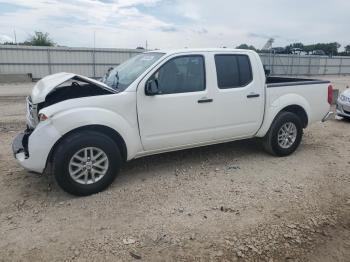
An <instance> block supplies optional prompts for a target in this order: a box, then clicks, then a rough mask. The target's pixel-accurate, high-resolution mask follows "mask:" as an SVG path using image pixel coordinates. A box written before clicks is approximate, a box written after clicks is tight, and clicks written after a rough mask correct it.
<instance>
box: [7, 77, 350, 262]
mask: <svg viewBox="0 0 350 262" xmlns="http://www.w3.org/2000/svg"><path fill="white" fill-rule="evenodd" d="M328 78H330V79H331V80H332V81H334V83H335V87H336V88H339V89H343V88H345V86H346V85H347V83H349V82H350V81H349V79H350V78H346V77H334V78H331V77H328ZM31 86H32V85H30V84H29V85H28V84H26V85H15V87H14V88H13V85H11V86H9V85H7V86H0V114H1V115H0V128H1V129H0V175H1V176H2V179H1V181H0V261H86V260H89V261H133V260H144V261H193V260H195V261H268V262H270V261H315V262H316V261H317V262H318V261H349V257H350V219H349V218H350V172H349V170H350V139H349V137H350V122H347V121H344V120H331V121H328V122H326V123H317V124H314V125H312V126H310V127H309V128H308V129H306V130H305V135H304V139H303V142H302V144H301V146H300V148H299V149H298V150H297V152H295V154H293V155H291V156H289V157H286V158H275V157H272V156H269V155H267V154H266V153H264V152H263V151H262V149H261V147H260V146H259V144H258V143H257V142H256V141H255V140H246V141H239V142H233V143H227V144H221V145H216V146H210V147H202V148H197V149H191V150H186V151H180V152H173V153H167V154H163V155H158V156H151V157H146V158H143V159H138V160H134V161H131V162H129V163H127V164H126V166H125V167H124V168H123V170H122V172H121V174H120V175H119V176H118V178H117V179H116V180H115V182H114V183H113V185H112V186H111V187H110V188H109V189H108V190H106V191H104V192H102V193H99V194H96V195H93V196H90V197H84V198H78V197H73V196H70V195H68V194H66V193H64V192H63V191H62V190H60V189H59V188H58V186H57V185H56V184H55V182H54V181H53V179H52V177H51V176H48V175H43V176H39V175H35V174H31V173H29V172H27V171H25V170H23V169H22V168H21V167H20V166H19V165H18V164H17V163H16V162H15V161H14V159H13V157H12V153H11V140H12V139H13V137H14V135H15V134H16V132H18V131H19V130H20V129H22V128H23V118H24V114H23V112H24V105H23V99H24V96H25V95H26V94H28V93H29V91H30V88H31Z"/></svg>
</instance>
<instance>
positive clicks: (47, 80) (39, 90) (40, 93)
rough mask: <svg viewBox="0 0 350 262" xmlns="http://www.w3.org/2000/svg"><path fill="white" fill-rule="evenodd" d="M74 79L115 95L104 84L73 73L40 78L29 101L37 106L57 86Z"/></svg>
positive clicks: (112, 90)
mask: <svg viewBox="0 0 350 262" xmlns="http://www.w3.org/2000/svg"><path fill="white" fill-rule="evenodd" d="M70 79H75V80H83V81H86V82H88V83H91V84H94V85H96V86H98V87H101V88H103V89H105V90H108V91H111V92H113V93H116V91H115V90H114V89H112V88H110V87H109V86H107V85H106V84H104V83H102V82H99V81H97V80H95V79H92V78H89V77H86V76H81V75H77V74H74V73H65V72H62V73H57V74H53V75H49V76H46V77H44V78H42V79H41V80H40V81H38V82H37V83H36V85H35V86H34V87H33V90H32V93H31V100H32V103H33V104H38V103H41V102H44V101H45V98H46V96H47V95H48V94H49V93H51V92H52V91H53V90H55V89H56V88H57V87H58V86H59V85H61V84H63V83H64V82H66V81H68V80H70Z"/></svg>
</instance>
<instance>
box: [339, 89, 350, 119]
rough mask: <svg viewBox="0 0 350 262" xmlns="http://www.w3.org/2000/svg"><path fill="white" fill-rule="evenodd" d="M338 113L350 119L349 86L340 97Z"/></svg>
mask: <svg viewBox="0 0 350 262" xmlns="http://www.w3.org/2000/svg"><path fill="white" fill-rule="evenodd" d="M337 115H338V116H341V117H344V118H346V119H348V120H350V88H349V87H347V88H346V89H345V90H344V91H343V92H342V93H341V94H340V95H339V97H338V100H337Z"/></svg>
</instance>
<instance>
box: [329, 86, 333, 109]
mask: <svg viewBox="0 0 350 262" xmlns="http://www.w3.org/2000/svg"><path fill="white" fill-rule="evenodd" d="M332 103H333V86H332V85H329V86H328V104H330V105H331V104H332Z"/></svg>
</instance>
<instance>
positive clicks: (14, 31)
mask: <svg viewBox="0 0 350 262" xmlns="http://www.w3.org/2000/svg"><path fill="white" fill-rule="evenodd" d="M13 35H14V37H15V44H16V45H17V36H16V29H13Z"/></svg>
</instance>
